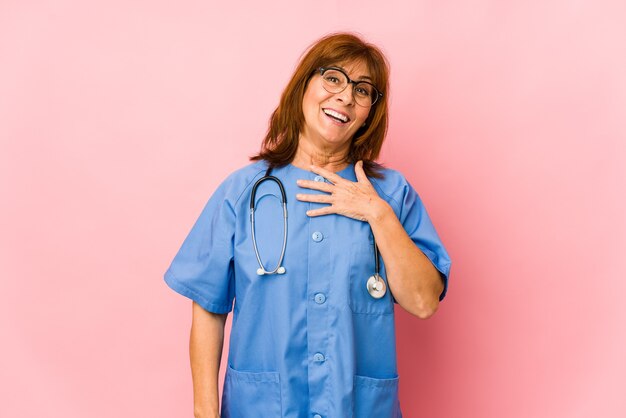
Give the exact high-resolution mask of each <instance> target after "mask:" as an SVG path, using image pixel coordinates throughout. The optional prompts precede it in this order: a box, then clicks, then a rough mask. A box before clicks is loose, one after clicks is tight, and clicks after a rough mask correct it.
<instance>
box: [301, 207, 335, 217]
mask: <svg viewBox="0 0 626 418" xmlns="http://www.w3.org/2000/svg"><path fill="white" fill-rule="evenodd" d="M331 213H335V209H333V207H332V206H324V207H323V208H319V209H311V210H307V211H306V214H307V215H309V216H311V217H315V216H323V215H330V214H331Z"/></svg>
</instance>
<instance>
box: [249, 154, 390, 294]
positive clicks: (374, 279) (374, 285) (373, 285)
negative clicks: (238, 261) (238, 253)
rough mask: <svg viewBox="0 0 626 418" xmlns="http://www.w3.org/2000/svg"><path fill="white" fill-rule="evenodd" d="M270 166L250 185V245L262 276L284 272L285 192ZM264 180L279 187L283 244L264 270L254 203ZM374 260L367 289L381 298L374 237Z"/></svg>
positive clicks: (383, 285) (380, 280)
mask: <svg viewBox="0 0 626 418" xmlns="http://www.w3.org/2000/svg"><path fill="white" fill-rule="evenodd" d="M271 172H272V167H271V166H270V167H269V168H268V169H267V171H266V172H265V176H263V177H261V178H260V179H258V180H257V181H256V182H255V183H254V186H252V191H251V193H250V225H251V227H250V228H251V230H252V245H253V247H254V255H255V256H256V259H257V262H258V263H259V268H258V269H257V274H258V275H259V276H263V275H265V274H284V273H285V268H284V267H283V266H282V264H283V259H284V258H285V249H286V248H287V194H286V193H285V187H284V186H283V183H282V181H280V179H279V178H277V177H275V176H272V175H271ZM264 181H273V182H274V183H276V184H277V185H278V187H279V188H280V195H281V203H282V206H283V246H282V249H281V251H280V258H279V260H278V265H277V266H276V267H275V268H274V269H273V270H266V269H265V266H264V265H263V262H262V261H261V256H260V255H259V248H258V246H257V242H256V232H255V229H256V228H255V216H254V210H255V208H256V207H255V204H256V202H255V201H256V191H257V189H258V187H259V186H260V185H261V183H263V182H264ZM373 241H374V260H375V266H376V268H375V273H374V275H373V276H371V277H370V278H369V279H368V282H367V284H366V287H367V290H368V292H369V293H370V295H371V296H372V297H374V298H376V299H378V298H381V297H382V296H383V295H384V294H385V292H386V284H385V281H384V279H383V278H382V276H381V275H380V254H379V252H378V245H376V240H375V239H374V240H373Z"/></svg>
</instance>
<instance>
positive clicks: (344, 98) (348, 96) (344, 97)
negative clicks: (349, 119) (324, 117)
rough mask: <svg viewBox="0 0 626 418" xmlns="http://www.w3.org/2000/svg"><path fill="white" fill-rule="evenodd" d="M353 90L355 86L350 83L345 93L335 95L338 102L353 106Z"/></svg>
mask: <svg viewBox="0 0 626 418" xmlns="http://www.w3.org/2000/svg"><path fill="white" fill-rule="evenodd" d="M353 88H354V86H353V85H352V83H348V85H347V86H346V88H345V89H343V91H340V92H339V93H336V94H335V97H336V98H337V100H340V101H341V102H343V103H345V104H346V105H351V104H352V103H353V102H354V94H353V92H352V89H353Z"/></svg>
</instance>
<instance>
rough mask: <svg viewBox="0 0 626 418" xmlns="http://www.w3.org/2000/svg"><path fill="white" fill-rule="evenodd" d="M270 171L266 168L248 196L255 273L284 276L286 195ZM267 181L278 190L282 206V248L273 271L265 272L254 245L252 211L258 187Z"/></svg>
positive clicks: (281, 185)
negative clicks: (257, 264)
mask: <svg viewBox="0 0 626 418" xmlns="http://www.w3.org/2000/svg"><path fill="white" fill-rule="evenodd" d="M271 171H272V168H271V167H270V168H268V169H267V171H266V172H265V176H263V177H261V178H260V179H258V180H257V181H256V183H254V186H252V192H251V195H250V225H251V230H252V244H253V246H254V255H255V256H256V259H257V261H258V263H259V266H260V268H259V269H258V270H257V273H258V274H259V275H264V274H275V273H278V274H284V273H285V268H284V267H282V264H283V259H284V258H285V249H286V248H287V194H286V193H285V187H284V186H283V183H282V182H281V181H280V179H278V178H277V177H274V176H271V175H270V173H271ZM268 180H269V181H273V182H274V183H276V184H277V185H278V187H279V188H280V195H281V202H282V206H283V247H282V249H281V251H280V258H279V259H278V265H277V266H276V267H275V268H274V269H273V270H267V269H266V268H265V266H263V262H262V261H261V256H260V255H259V248H258V247H257V243H256V234H255V229H256V228H255V227H254V220H255V216H254V210H255V201H256V191H257V188H258V187H259V185H261V183H263V182H264V181H268Z"/></svg>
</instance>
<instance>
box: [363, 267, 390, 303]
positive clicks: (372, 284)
mask: <svg viewBox="0 0 626 418" xmlns="http://www.w3.org/2000/svg"><path fill="white" fill-rule="evenodd" d="M367 292H368V293H369V294H370V296H371V297H373V298H374V299H380V298H382V297H383V296H385V293H387V285H386V284H385V281H384V280H383V278H382V277H380V274H378V273H375V274H374V275H373V276H370V278H369V279H367Z"/></svg>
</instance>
